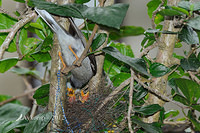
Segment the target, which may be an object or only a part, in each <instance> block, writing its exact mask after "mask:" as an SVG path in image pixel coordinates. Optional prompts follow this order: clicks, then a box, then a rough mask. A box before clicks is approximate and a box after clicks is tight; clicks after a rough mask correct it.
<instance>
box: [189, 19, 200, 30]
mask: <svg viewBox="0 0 200 133" xmlns="http://www.w3.org/2000/svg"><path fill="white" fill-rule="evenodd" d="M199 23H200V16H197V17H195V18H192V19H189V20H188V22H187V25H189V26H190V27H192V28H194V29H197V30H200V24H199Z"/></svg>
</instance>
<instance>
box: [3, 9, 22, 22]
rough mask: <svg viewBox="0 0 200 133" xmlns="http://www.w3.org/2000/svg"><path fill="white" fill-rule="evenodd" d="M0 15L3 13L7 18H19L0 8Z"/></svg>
mask: <svg viewBox="0 0 200 133" xmlns="http://www.w3.org/2000/svg"><path fill="white" fill-rule="evenodd" d="M0 13H4V14H7V15H8V16H10V17H12V18H15V19H19V17H17V16H16V15H13V14H11V13H9V12H8V11H7V10H5V9H3V8H0Z"/></svg>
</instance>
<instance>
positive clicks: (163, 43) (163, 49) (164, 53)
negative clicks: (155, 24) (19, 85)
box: [144, 0, 180, 123]
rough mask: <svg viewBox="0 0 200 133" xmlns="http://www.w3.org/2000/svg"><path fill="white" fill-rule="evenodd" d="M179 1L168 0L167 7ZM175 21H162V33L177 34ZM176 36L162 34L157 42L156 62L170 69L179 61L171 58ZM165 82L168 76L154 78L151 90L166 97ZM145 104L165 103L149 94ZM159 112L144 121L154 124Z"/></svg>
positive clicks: (167, 18) (167, 19)
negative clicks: (155, 90) (171, 32)
mask: <svg viewBox="0 0 200 133" xmlns="http://www.w3.org/2000/svg"><path fill="white" fill-rule="evenodd" d="M179 1H180V0H168V5H170V6H176V5H177V4H178V2H179ZM175 23H176V19H175V18H169V17H166V18H165V20H164V26H163V31H173V32H177V31H179V30H180V29H179V28H175ZM177 37H178V36H177V35H176V34H162V35H161V37H160V41H159V42H158V43H159V45H158V48H159V49H158V53H157V56H156V62H158V63H161V64H164V65H165V66H167V67H170V66H172V65H174V64H178V63H179V61H178V60H177V59H175V58H173V57H172V54H173V51H174V45H175V43H176V41H177ZM167 81H168V75H165V76H162V77H159V78H154V79H153V82H152V84H151V85H150V86H151V88H154V89H157V90H158V91H159V92H160V93H161V94H163V95H166V93H167ZM147 104H159V105H160V106H163V105H164V104H165V102H164V101H163V100H161V99H160V98H158V97H157V96H155V95H153V94H149V98H148V100H147ZM159 114H160V113H159V112H158V113H156V114H154V115H153V116H150V117H148V118H145V119H144V121H145V122H148V123H152V122H156V121H158V119H159Z"/></svg>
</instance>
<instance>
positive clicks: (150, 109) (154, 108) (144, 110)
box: [133, 104, 162, 116]
mask: <svg viewBox="0 0 200 133" xmlns="http://www.w3.org/2000/svg"><path fill="white" fill-rule="evenodd" d="M161 109H162V107H161V106H160V105H158V104H151V105H146V106H142V107H134V108H133V110H134V111H136V112H138V113H141V114H143V115H145V116H150V115H153V114H155V113H156V112H158V111H159V110H161Z"/></svg>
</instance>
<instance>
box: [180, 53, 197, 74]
mask: <svg viewBox="0 0 200 133" xmlns="http://www.w3.org/2000/svg"><path fill="white" fill-rule="evenodd" d="M181 67H182V68H183V69H184V70H187V71H188V70H190V71H195V70H197V69H198V68H199V67H200V61H199V60H198V59H197V57H196V55H195V54H192V55H190V57H189V58H184V59H181Z"/></svg>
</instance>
